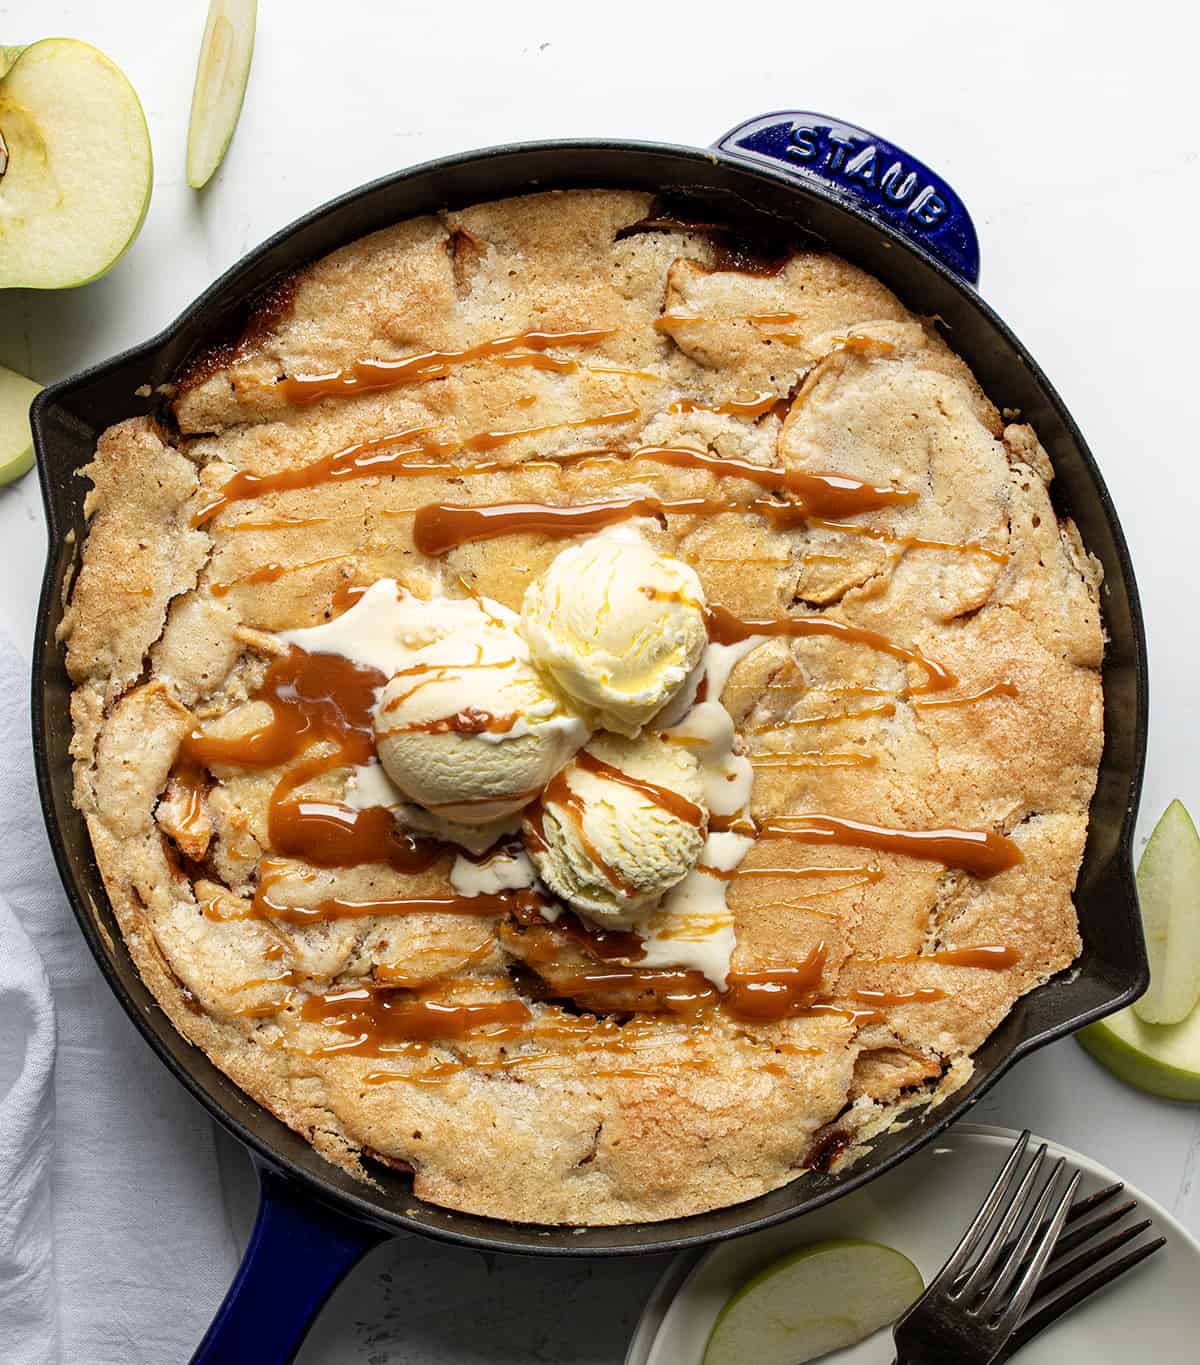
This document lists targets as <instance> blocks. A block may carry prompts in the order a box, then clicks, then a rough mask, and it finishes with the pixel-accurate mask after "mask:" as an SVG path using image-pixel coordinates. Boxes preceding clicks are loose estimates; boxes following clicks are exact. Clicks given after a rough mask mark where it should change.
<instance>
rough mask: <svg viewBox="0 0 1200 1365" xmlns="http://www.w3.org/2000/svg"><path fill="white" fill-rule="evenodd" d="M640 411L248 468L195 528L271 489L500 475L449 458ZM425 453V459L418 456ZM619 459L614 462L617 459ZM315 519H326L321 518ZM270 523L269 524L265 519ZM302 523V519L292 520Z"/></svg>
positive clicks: (395, 441)
mask: <svg viewBox="0 0 1200 1365" xmlns="http://www.w3.org/2000/svg"><path fill="white" fill-rule="evenodd" d="M637 415H638V409H637V408H619V409H617V410H616V411H613V412H602V413H598V414H596V415H595V416H590V417H579V418H573V419H572V420H570V421H566V422H551V423H549V424H548V425H544V426H533V427H518V428H515V429H513V430H510V431H481V432H479V433H478V434H477V435H474V436H468V437H467V438H466V439H465V440H463V441H445V440H440V439H438V438H436V437H434V436H432V435H431V431H432V428H430V427H411V428H409V429H408V430H406V431H398V432H394V433H391V434H390V435H387V436H375V437H372V438H371V439H370V440H367V441H358V442H356V443H355V444H354V445H349V446H346V447H344V448H343V449H341V450H335V451H334V452H333V454H332V455H324V456H322V457H321V459H319V460H313V461H311V462H310V463H309V464H305V465H298V466H296V467H295V468H289V469H280V470H277V471H276V472H275V473H273V474H254V473H251V472H250V471H248V470H243V471H242V472H240V473H238V474H234V475H233V476H232V478H230V479H229V480H228V481H227V482H226V483H225V484H224V485H223V486H222V487H221V489H220V490H219V491H218V492H217V494H216V496H215V497H214V498H212V499H211V500H210V501H209V502H206V503H205V504H204V505H203V506H202V507H201V508H200V509H199V510H198V511H197V512H196V513H195V515H194V516H193V518H192V524H193V526H203V525H204V524H205V522H207V521H210V520H211V519H212V518H213V517H215V516H216V515H217V514H218V513H219V512H222V511H223V510H224V509H225V508H226V507H229V506H230V505H231V504H233V503H235V502H246V501H249V500H252V499H254V498H261V497H264V496H266V495H267V494H269V493H286V492H291V491H294V490H295V489H299V488H316V487H318V486H319V485H321V484H325V483H334V482H338V481H341V480H347V479H379V478H408V479H418V478H431V477H435V476H436V477H440V478H457V477H461V476H465V475H472V474H495V473H497V472H498V471H499V470H502V469H506V468H508V466H506V465H502V464H501V463H500V462H499V461H497V460H483V461H479V462H477V463H475V464H468V465H458V464H453V463H451V462H450V461H449V459H448V458H447V457H448V456H451V455H455V454H458V453H459V452H461V451H464V450H468V451H473V452H487V451H490V450H496V449H498V448H499V447H500V446H502V445H505V444H507V443H508V442H510V441H517V440H520V439H521V438H522V437H523V436H535V435H540V434H542V433H544V432H547V431H557V430H560V429H564V428H572V429H578V428H582V427H590V426H606V425H610V424H613V423H620V422H629V421H632V420H633V419H634V418H636V417H637ZM414 456H422V457H424V458H422V459H419V460H417V459H414V458H413V457H414ZM595 458H601V459H606V458H612V457H606V456H599V457H598V456H597V455H596V454H595V453H594V452H580V453H579V455H578V456H577V457H576V460H578V461H582V460H584V459H595ZM576 460H573V459H572V457H570V456H565V457H563V458H561V459H557V460H540V461H530V462H529V466H533V465H535V464H536V465H537V466H538V467H556V468H565V467H569V465H570V464H571V463H573V462H576ZM614 462H615V461H614ZM314 520H325V518H318V519H314ZM261 524H262V525H264V526H266V525H269V524H270V523H261ZM287 524H291V525H300V524H303V519H297V520H296V521H295V522H291V523H287Z"/></svg>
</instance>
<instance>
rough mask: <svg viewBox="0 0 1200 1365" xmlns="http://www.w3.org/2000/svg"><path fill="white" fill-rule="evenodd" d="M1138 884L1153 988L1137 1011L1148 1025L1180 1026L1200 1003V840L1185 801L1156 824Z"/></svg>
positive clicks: (1140, 866)
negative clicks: (1198, 1002)
mask: <svg viewBox="0 0 1200 1365" xmlns="http://www.w3.org/2000/svg"><path fill="white" fill-rule="evenodd" d="M1137 884H1138V900H1139V902H1140V903H1141V907H1142V928H1143V929H1144V930H1145V933H1146V953H1147V955H1148V956H1149V958H1150V989H1149V990H1148V991H1147V992H1146V994H1145V995H1143V996H1142V998H1141V999H1140V1000H1136V1001H1134V1005H1133V1012H1134V1014H1136V1015H1137V1017H1138V1018H1139V1019H1141V1020H1142V1021H1143V1022H1144V1023H1147V1024H1178V1023H1180V1022H1181V1021H1182V1020H1184V1019H1186V1018H1187V1017H1188V1015H1189V1014H1191V1012H1192V1011H1193V1010H1194V1009H1195V1008H1196V1003H1197V1001H1200V836H1198V835H1197V834H1196V826H1195V825H1193V824H1192V819H1191V816H1190V815H1188V813H1187V810H1186V809H1185V808H1184V805H1183V802H1182V801H1172V802H1171V804H1170V805H1169V806H1168V807H1167V809H1166V810H1165V811H1164V812H1163V816H1162V819H1161V820H1159V822H1158V824H1157V825H1155V827H1154V833H1153V834H1152V835H1151V836H1150V842H1149V843H1148V844H1147V845H1146V851H1145V853H1143V854H1142V858H1141V862H1140V863H1139V864H1138V873H1137Z"/></svg>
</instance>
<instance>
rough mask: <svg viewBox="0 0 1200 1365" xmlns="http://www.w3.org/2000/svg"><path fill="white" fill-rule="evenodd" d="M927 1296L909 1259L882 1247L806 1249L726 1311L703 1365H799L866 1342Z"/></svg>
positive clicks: (752, 1284) (748, 1287) (772, 1268)
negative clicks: (924, 1294)
mask: <svg viewBox="0 0 1200 1365" xmlns="http://www.w3.org/2000/svg"><path fill="white" fill-rule="evenodd" d="M924 1290H925V1286H924V1283H923V1281H922V1279H921V1272H920V1271H919V1270H918V1269H917V1267H916V1266H915V1265H913V1263H912V1262H911V1261H910V1260H909V1259H908V1257H907V1256H903V1255H901V1253H900V1252H898V1251H895V1250H893V1248H891V1247H886V1246H881V1245H880V1244H879V1243H878V1242H858V1241H848V1240H847V1241H833V1242H818V1243H817V1244H816V1245H815V1246H808V1247H802V1248H801V1249H800V1250H799V1251H795V1252H792V1254H791V1255H790V1256H784V1257H783V1258H782V1259H781V1260H778V1261H776V1262H775V1263H774V1264H773V1265H769V1266H768V1267H767V1268H766V1269H765V1270H762V1271H760V1272H759V1273H758V1274H757V1275H755V1277H754V1278H753V1279H752V1280H750V1281H749V1282H748V1283H747V1284H745V1285H744V1286H743V1287H742V1288H741V1289H739V1290H738V1292H737V1293H736V1294H735V1295H734V1296H733V1298H731V1299H730V1300H729V1302H728V1303H727V1304H726V1305H725V1307H724V1308H722V1309H721V1313H720V1316H719V1317H718V1318H717V1321H716V1323H715V1324H714V1326H713V1329H712V1334H711V1335H710V1336H709V1338H708V1345H707V1347H706V1348H705V1351H704V1365H748V1362H750V1361H753V1362H754V1365H801V1362H803V1361H806V1360H815V1359H816V1358H817V1357H818V1356H823V1355H826V1354H827V1353H828V1352H829V1351H837V1350H841V1349H842V1348H843V1347H846V1346H853V1345H854V1343H855V1342H856V1341H863V1340H864V1339H865V1338H867V1337H869V1336H870V1335H871V1333H872V1332H876V1331H878V1330H879V1328H881V1327H885V1326H887V1324H888V1323H889V1322H894V1321H895V1320H896V1319H897V1318H898V1317H899V1316H900V1315H901V1314H902V1313H904V1312H905V1311H906V1310H907V1309H909V1308H910V1307H911V1306H912V1305H913V1304H914V1303H915V1302H916V1301H917V1299H919V1298H920V1297H921V1295H922V1293H924Z"/></svg>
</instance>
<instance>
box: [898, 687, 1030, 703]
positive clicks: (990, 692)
mask: <svg viewBox="0 0 1200 1365" xmlns="http://www.w3.org/2000/svg"><path fill="white" fill-rule="evenodd" d="M1019 695H1020V694H1019V693H1018V691H1017V688H1016V686H1015V684H1013V683H1010V682H998V683H993V684H992V685H991V686H990V687H985V688H984V689H983V690H982V691H980V692H973V693H971V695H970V696H969V697H936V698H935V697H923V698H919V699H918V700H916V701H914V702H913V705H914V706H918V707H922V708H930V707H941V706H972V705H974V704H975V702H978V701H987V700H989V698H991V697H1016V696H1019Z"/></svg>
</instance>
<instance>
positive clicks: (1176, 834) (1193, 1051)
mask: <svg viewBox="0 0 1200 1365" xmlns="http://www.w3.org/2000/svg"><path fill="white" fill-rule="evenodd" d="M1137 882H1138V900H1139V901H1140V902H1141V907H1142V923H1143V925H1144V927H1145V930H1146V947H1147V950H1148V953H1149V957H1150V989H1149V990H1148V991H1147V992H1146V994H1145V995H1143V996H1142V998H1141V999H1140V1000H1138V1001H1136V1002H1135V1003H1134V1004H1133V1005H1132V1006H1131V1007H1130V1008H1129V1009H1124V1010H1121V1011H1120V1012H1119V1013H1118V1014H1113V1015H1110V1016H1109V1017H1108V1018H1107V1019H1101V1020H1100V1021H1099V1022H1098V1023H1095V1024H1091V1025H1090V1026H1089V1027H1088V1028H1085V1029H1082V1030H1081V1031H1080V1032H1079V1033H1077V1034H1076V1035H1075V1036H1076V1037H1077V1038H1078V1039H1079V1043H1080V1046H1081V1047H1083V1048H1084V1050H1085V1051H1087V1052H1090V1053H1091V1055H1092V1056H1093V1057H1094V1058H1095V1059H1096V1060H1097V1061H1098V1062H1099V1063H1100V1064H1101V1066H1105V1067H1107V1068H1108V1069H1109V1071H1111V1072H1112V1073H1113V1075H1114V1076H1116V1077H1118V1078H1119V1079H1120V1080H1123V1081H1126V1082H1127V1083H1128V1084H1129V1085H1133V1086H1137V1088H1138V1089H1139V1090H1146V1091H1148V1092H1149V1093H1150V1094H1152V1095H1161V1096H1162V1097H1163V1098H1164V1099H1168V1100H1200V1008H1197V1000H1196V997H1197V994H1198V993H1200V836H1197V834H1196V827H1195V826H1194V825H1193V824H1192V821H1191V817H1190V816H1189V815H1188V813H1187V811H1186V810H1185V809H1184V806H1183V803H1182V802H1180V801H1172V802H1171V804H1170V805H1169V806H1168V807H1167V809H1166V811H1165V812H1164V814H1163V817H1162V819H1161V820H1160V821H1159V822H1158V824H1157V825H1156V826H1155V827H1154V833H1153V834H1152V835H1151V836H1150V842H1149V843H1148V844H1147V845H1146V851H1145V853H1143V854H1142V858H1141V862H1140V863H1139V864H1138V874H1137Z"/></svg>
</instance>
